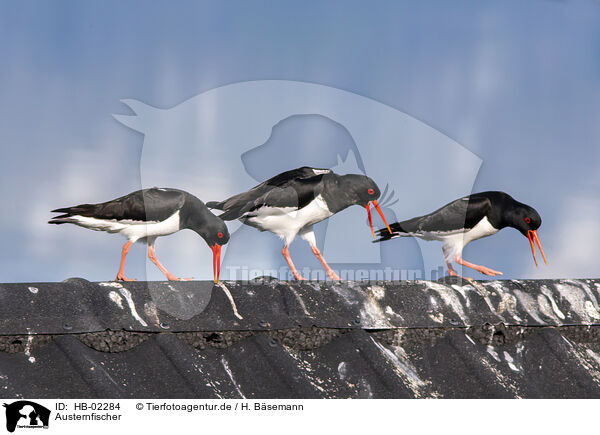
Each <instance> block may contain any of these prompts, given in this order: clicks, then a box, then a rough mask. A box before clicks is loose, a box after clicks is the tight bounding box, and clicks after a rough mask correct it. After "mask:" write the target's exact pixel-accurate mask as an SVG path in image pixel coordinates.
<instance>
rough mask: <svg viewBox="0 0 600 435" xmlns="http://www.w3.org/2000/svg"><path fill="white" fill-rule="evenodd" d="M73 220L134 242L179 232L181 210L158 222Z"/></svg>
mask: <svg viewBox="0 0 600 435" xmlns="http://www.w3.org/2000/svg"><path fill="white" fill-rule="evenodd" d="M72 219H73V220H74V221H75V222H74V223H75V224H77V225H79V226H82V227H85V228H88V229H90V230H96V231H106V232H108V233H120V234H123V235H124V236H125V237H127V238H128V239H129V240H133V241H135V240H139V239H143V238H146V237H159V236H167V235H169V234H173V233H176V232H177V231H179V210H178V211H177V212H175V213H174V214H172V215H171V216H170V217H169V218H167V219H165V220H164V221H156V222H143V221H132V220H115V219H96V218H92V217H85V216H73V217H72Z"/></svg>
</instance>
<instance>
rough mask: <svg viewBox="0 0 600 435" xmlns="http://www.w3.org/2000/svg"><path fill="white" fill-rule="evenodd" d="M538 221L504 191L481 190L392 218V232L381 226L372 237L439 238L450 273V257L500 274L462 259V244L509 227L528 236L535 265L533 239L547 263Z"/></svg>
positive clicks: (489, 273)
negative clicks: (402, 217)
mask: <svg viewBox="0 0 600 435" xmlns="http://www.w3.org/2000/svg"><path fill="white" fill-rule="evenodd" d="M540 225H542V218H541V217H540V215H539V214H538V212H537V211H535V209H533V208H532V207H530V206H528V205H526V204H522V203H520V202H518V201H516V200H515V199H513V198H512V197H511V196H510V195H508V194H506V193H504V192H482V193H475V194H472V195H468V196H465V197H463V198H460V199H457V200H456V201H453V202H451V203H449V204H446V205H445V206H443V207H442V208H440V209H439V210H436V211H434V212H433V213H430V214H428V215H425V216H419V217H415V218H412V219H409V220H406V221H403V222H395V223H393V224H391V225H390V227H391V229H392V234H390V233H389V232H388V230H387V229H385V228H384V229H381V230H379V231H378V234H379V236H380V238H379V239H378V240H375V241H376V242H382V241H384V240H390V239H393V238H396V237H410V236H413V237H419V238H421V239H424V240H439V241H441V242H443V245H442V251H443V253H444V258H445V260H446V264H447V265H448V273H449V274H450V275H451V276H457V273H456V272H455V271H454V269H453V268H452V261H454V262H456V263H458V264H461V265H463V266H466V267H470V268H472V269H475V270H476V271H478V272H480V273H483V274H485V275H490V276H496V275H502V272H498V271H497V270H493V269H490V268H488V267H485V266H478V265H476V264H472V263H469V262H467V261H465V260H463V259H462V251H463V248H464V247H465V246H466V245H467V244H468V243H469V242H472V241H473V240H477V239H481V238H482V237H488V236H491V235H494V234H496V233H497V232H498V231H500V230H501V229H502V228H505V227H512V228H516V229H517V230H519V231H520V232H521V234H523V235H524V236H525V237H527V238H528V239H529V243H530V244H531V252H532V254H533V260H534V261H535V265H536V267H537V259H536V257H535V247H534V245H533V242H534V240H535V242H536V243H537V245H538V248H539V249H540V252H541V253H542V256H543V257H544V262H546V264H548V262H547V261H546V255H545V254H544V250H543V249H542V245H541V243H540V239H539V237H538V234H537V229H538V228H539V227H540Z"/></svg>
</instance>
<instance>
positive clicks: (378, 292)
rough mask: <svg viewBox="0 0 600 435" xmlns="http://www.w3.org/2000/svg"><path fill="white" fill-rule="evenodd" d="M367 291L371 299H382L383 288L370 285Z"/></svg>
mask: <svg viewBox="0 0 600 435" xmlns="http://www.w3.org/2000/svg"><path fill="white" fill-rule="evenodd" d="M367 291H368V292H369V293H370V294H372V295H373V297H374V298H375V299H377V300H379V299H383V298H384V296H385V288H383V287H381V286H379V285H372V286H369V287H367Z"/></svg>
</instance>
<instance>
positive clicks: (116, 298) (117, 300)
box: [108, 290, 123, 309]
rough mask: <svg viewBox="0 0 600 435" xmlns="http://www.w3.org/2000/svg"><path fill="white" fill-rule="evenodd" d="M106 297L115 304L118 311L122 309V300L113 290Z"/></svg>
mask: <svg viewBox="0 0 600 435" xmlns="http://www.w3.org/2000/svg"><path fill="white" fill-rule="evenodd" d="M108 297H109V298H110V300H111V301H113V302H114V303H115V304H117V306H118V307H119V308H120V309H123V298H122V297H121V295H120V294H119V293H117V292H116V291H114V290H111V291H110V293H109V294H108Z"/></svg>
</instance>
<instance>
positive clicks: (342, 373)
mask: <svg viewBox="0 0 600 435" xmlns="http://www.w3.org/2000/svg"><path fill="white" fill-rule="evenodd" d="M337 370H338V375H339V377H340V379H341V380H342V381H343V380H344V379H346V376H347V375H348V368H347V367H346V362H345V361H342V362H341V363H339V364H338V367H337Z"/></svg>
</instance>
